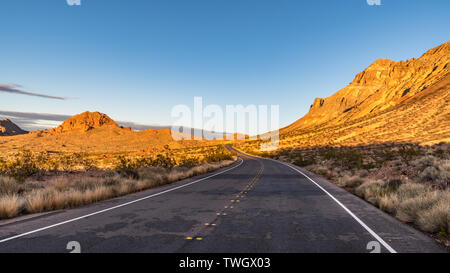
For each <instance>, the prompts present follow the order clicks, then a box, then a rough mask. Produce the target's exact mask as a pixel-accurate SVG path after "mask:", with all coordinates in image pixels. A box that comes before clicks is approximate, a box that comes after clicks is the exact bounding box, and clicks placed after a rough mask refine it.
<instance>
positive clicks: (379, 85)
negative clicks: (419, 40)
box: [286, 41, 450, 130]
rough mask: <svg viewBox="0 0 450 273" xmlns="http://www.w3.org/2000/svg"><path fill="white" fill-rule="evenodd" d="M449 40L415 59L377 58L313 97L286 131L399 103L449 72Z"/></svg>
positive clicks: (341, 120) (355, 116)
mask: <svg viewBox="0 0 450 273" xmlns="http://www.w3.org/2000/svg"><path fill="white" fill-rule="evenodd" d="M449 60H450V41H449V42H447V43H445V44H442V45H440V46H438V47H436V48H433V49H431V50H429V51H428V52H426V53H425V54H424V55H423V56H422V57H420V58H418V59H415V58H413V59H410V60H407V61H400V62H396V61H391V60H388V59H380V60H377V61H375V62H374V63H373V64H371V65H370V66H369V67H368V68H367V69H366V70H364V71H363V72H361V73H359V74H357V75H356V77H355V79H354V80H353V82H352V83H350V85H348V86H347V87H345V88H344V89H342V90H340V91H338V92H336V93H335V94H334V95H332V96H331V97H328V98H325V99H322V98H317V99H315V101H314V103H313V104H312V105H311V109H310V111H309V113H308V114H307V115H306V116H304V117H303V118H301V119H300V120H298V121H296V122H295V123H293V124H292V125H290V126H289V127H288V128H286V130H290V129H293V128H299V127H302V128H306V127H308V126H312V125H318V124H321V123H325V122H326V123H328V124H330V123H332V124H335V125H336V124H341V123H345V122H348V121H351V120H355V119H358V118H362V117H364V116H366V115H369V114H376V113H380V112H382V111H383V110H386V109H388V108H391V107H393V106H396V105H399V104H401V103H403V102H405V101H408V100H410V99H411V98H413V97H415V96H416V95H418V94H420V93H421V92H423V91H424V90H426V89H427V88H430V87H432V86H433V85H435V84H437V83H439V82H440V81H443V80H445V78H446V77H448V74H449V72H450V65H449Z"/></svg>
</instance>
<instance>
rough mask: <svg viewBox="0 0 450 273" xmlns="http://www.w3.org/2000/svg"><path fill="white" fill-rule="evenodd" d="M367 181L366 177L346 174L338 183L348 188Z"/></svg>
mask: <svg viewBox="0 0 450 273" xmlns="http://www.w3.org/2000/svg"><path fill="white" fill-rule="evenodd" d="M364 182H365V179H364V178H362V177H359V176H348V175H344V176H343V177H341V178H340V179H339V182H338V185H339V186H341V187H346V188H356V187H359V186H360V185H361V184H363V183H364Z"/></svg>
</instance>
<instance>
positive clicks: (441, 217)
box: [417, 192, 450, 240]
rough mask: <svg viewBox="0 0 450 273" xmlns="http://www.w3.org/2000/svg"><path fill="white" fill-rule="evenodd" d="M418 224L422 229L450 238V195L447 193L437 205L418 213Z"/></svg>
mask: <svg viewBox="0 0 450 273" xmlns="http://www.w3.org/2000/svg"><path fill="white" fill-rule="evenodd" d="M417 224H418V225H419V227H420V228H421V229H422V230H425V231H428V232H431V233H437V234H439V235H441V236H442V237H444V238H445V239H447V240H448V239H449V236H450V195H449V194H448V192H447V194H446V196H445V197H444V198H442V199H441V200H440V201H439V202H438V203H437V204H435V206H433V207H432V208H431V209H429V210H423V211H421V212H419V213H418V220H417Z"/></svg>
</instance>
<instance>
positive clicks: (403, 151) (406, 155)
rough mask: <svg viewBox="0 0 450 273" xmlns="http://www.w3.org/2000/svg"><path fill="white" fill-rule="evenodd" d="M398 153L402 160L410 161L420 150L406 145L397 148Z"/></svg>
mask: <svg viewBox="0 0 450 273" xmlns="http://www.w3.org/2000/svg"><path fill="white" fill-rule="evenodd" d="M398 155H399V156H400V157H401V158H402V159H403V161H410V160H412V159H413V158H415V157H418V156H419V155H420V150H418V149H417V150H416V149H414V148H412V147H408V146H402V147H400V149H399V150H398Z"/></svg>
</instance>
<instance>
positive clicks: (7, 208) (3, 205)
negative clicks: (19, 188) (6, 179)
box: [0, 194, 23, 219]
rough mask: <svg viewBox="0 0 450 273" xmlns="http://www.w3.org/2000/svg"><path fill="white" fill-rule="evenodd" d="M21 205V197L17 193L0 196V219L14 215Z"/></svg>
mask: <svg viewBox="0 0 450 273" xmlns="http://www.w3.org/2000/svg"><path fill="white" fill-rule="evenodd" d="M22 207H23V203H22V200H21V198H20V197H19V196H18V195H15V194H14V195H6V196H3V197H0V219H1V218H11V217H14V216H16V215H17V214H18V213H19V212H20V210H21V209H22Z"/></svg>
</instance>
